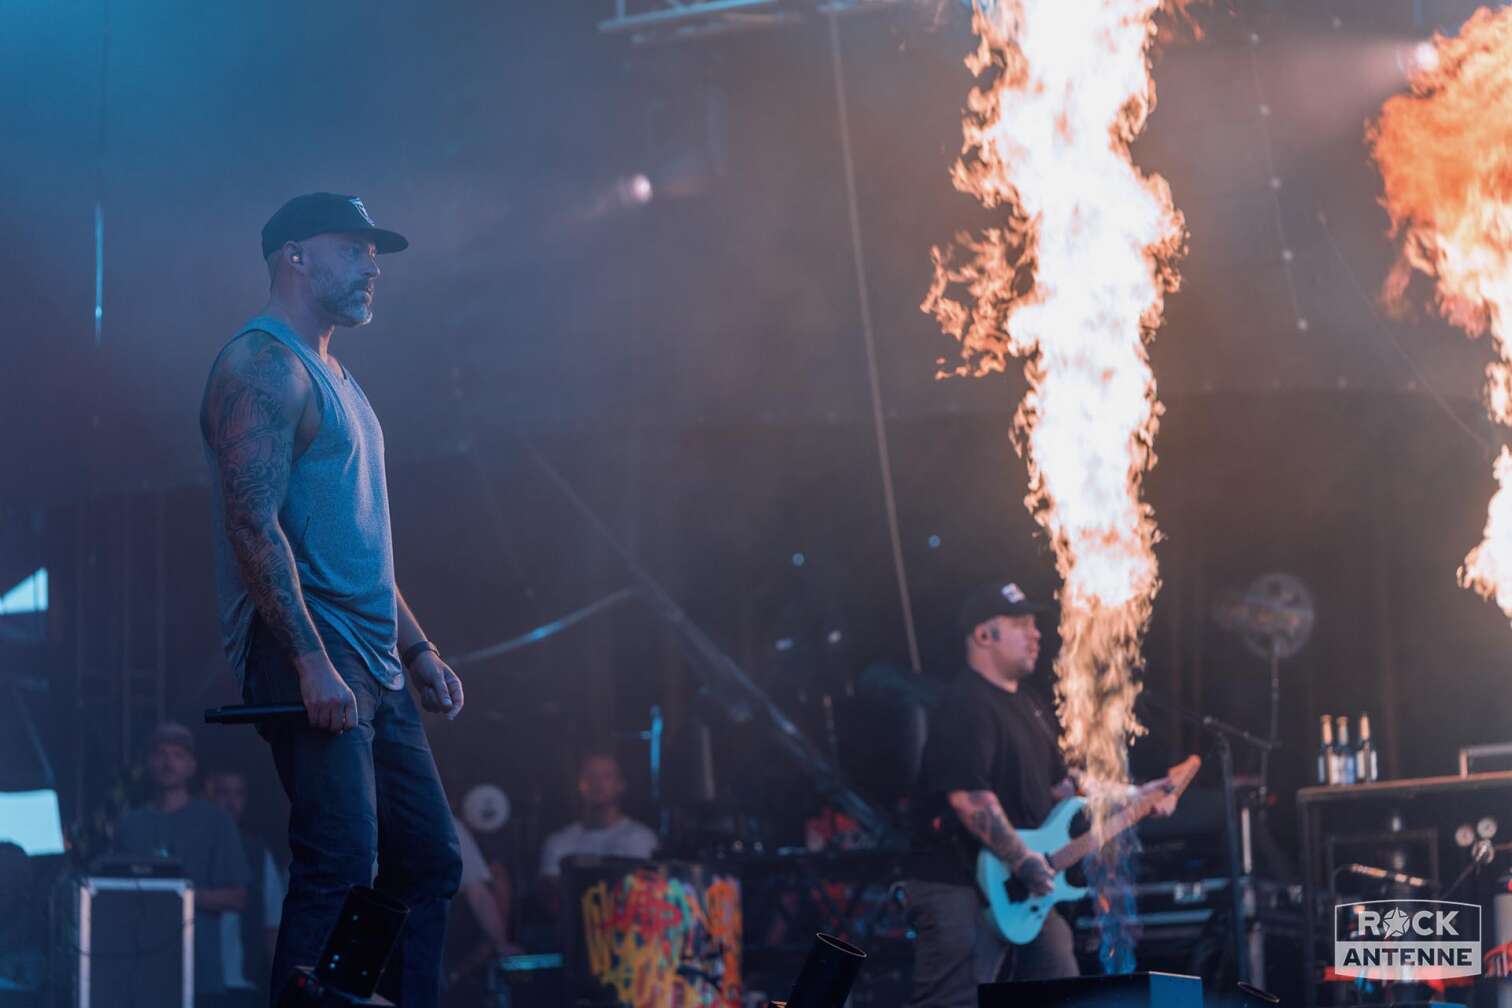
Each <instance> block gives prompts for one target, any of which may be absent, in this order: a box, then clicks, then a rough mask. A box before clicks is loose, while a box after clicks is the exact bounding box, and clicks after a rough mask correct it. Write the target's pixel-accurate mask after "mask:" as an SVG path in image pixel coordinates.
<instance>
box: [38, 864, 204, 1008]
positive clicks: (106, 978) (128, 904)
mask: <svg viewBox="0 0 1512 1008" xmlns="http://www.w3.org/2000/svg"><path fill="white" fill-rule="evenodd" d="M56 892H57V896H58V904H57V913H56V914H55V916H54V922H55V926H56V928H57V931H56V932H55V934H56V939H55V940H54V942H53V949H52V955H53V990H54V991H55V992H56V993H57V994H58V995H60V996H59V997H57V999H56V1001H55V1002H54V1003H55V1004H59V1005H67V1006H68V1008H120V1006H121V1005H152V1006H154V1008H175V1006H181V1008H193V1005H194V894H193V890H192V889H191V887H190V885H189V882H188V880H187V879H162V878H144V879H131V878H102V877H94V876H89V877H84V878H73V879H68V880H66V881H65V882H64V883H62V884H61V885H60V887H59V888H58V889H57V890H56Z"/></svg>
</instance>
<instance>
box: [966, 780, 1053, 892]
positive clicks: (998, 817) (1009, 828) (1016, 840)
mask: <svg viewBox="0 0 1512 1008" xmlns="http://www.w3.org/2000/svg"><path fill="white" fill-rule="evenodd" d="M949 799H950V807H951V808H952V809H953V810H954V811H955V814H956V817H957V818H958V819H960V820H961V825H962V826H965V827H966V829H967V831H969V832H970V833H971V835H972V836H974V837H976V838H977V839H978V840H980V841H981V842H982V846H984V847H986V848H987V849H988V850H990V851H992V853H994V854H996V855H997V856H998V857H999V858H1001V859H1002V860H1003V861H1004V862H1005V863H1006V864H1007V865H1008V866H1009V867H1010V868H1012V869H1013V873H1014V874H1015V875H1017V876H1018V877H1019V879H1020V880H1022V881H1023V882H1024V883H1025V884H1026V885H1027V886H1029V889H1030V891H1031V892H1033V893H1035V894H1036V895H1042V894H1044V893H1047V892H1049V891H1050V889H1051V882H1052V880H1053V879H1054V876H1055V872H1054V871H1052V870H1051V868H1050V864H1049V862H1047V861H1046V860H1045V858H1044V856H1043V855H1040V854H1036V853H1035V852H1034V851H1032V850H1030V849H1029V847H1028V846H1027V845H1026V844H1025V843H1024V838H1023V837H1021V836H1019V834H1018V831H1017V830H1015V829H1014V828H1013V824H1012V823H1010V822H1009V821H1008V816H1007V814H1005V813H1004V812H1003V805H1002V803H1001V802H999V801H998V797H997V795H995V794H993V793H992V792H991V791H952V792H950V795H949Z"/></svg>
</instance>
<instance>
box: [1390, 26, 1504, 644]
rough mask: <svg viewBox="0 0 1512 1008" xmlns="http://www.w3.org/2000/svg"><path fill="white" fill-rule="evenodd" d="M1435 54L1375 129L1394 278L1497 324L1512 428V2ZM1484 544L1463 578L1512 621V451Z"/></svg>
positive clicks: (1471, 329)
mask: <svg viewBox="0 0 1512 1008" xmlns="http://www.w3.org/2000/svg"><path fill="white" fill-rule="evenodd" d="M1433 48H1434V50H1435V53H1436V55H1437V57H1438V58H1437V60H1436V61H1435V60H1423V61H1420V66H1421V69H1420V70H1419V71H1418V72H1417V73H1416V74H1414V75H1413V77H1412V79H1411V82H1410V84H1411V93H1410V94H1405V95H1397V96H1395V97H1393V98H1391V99H1389V100H1387V102H1386V103H1385V105H1383V106H1382V108H1381V115H1380V118H1379V119H1377V120H1376V121H1375V122H1374V123H1371V124H1369V125H1367V127H1366V141H1367V142H1368V143H1369V144H1370V145H1371V153H1372V154H1373V156H1374V157H1375V160H1376V164H1377V165H1379V166H1380V169H1381V177H1382V179H1383V180H1384V182H1385V196H1384V198H1383V199H1382V201H1381V202H1382V205H1383V206H1385V208H1386V212H1387V214H1388V215H1390V217H1391V233H1392V235H1393V236H1394V237H1398V238H1399V239H1400V240H1401V256H1400V258H1399V259H1398V261H1397V264H1396V267H1395V268H1394V269H1393V270H1392V271H1391V274H1390V276H1389V277H1388V278H1387V281H1386V290H1385V295H1386V299H1387V301H1388V303H1390V304H1391V305H1393V306H1395V307H1400V306H1401V305H1402V303H1403V301H1404V297H1405V293H1406V288H1407V283H1408V281H1409V280H1410V279H1411V276H1412V271H1413V270H1419V271H1421V272H1422V273H1424V274H1426V275H1427V276H1430V277H1432V278H1434V280H1435V281H1436V290H1435V298H1436V302H1437V305H1438V309H1439V311H1440V313H1441V314H1442V315H1443V316H1444V317H1445V318H1446V319H1448V320H1449V321H1450V322H1452V323H1453V324H1455V325H1457V326H1459V327H1460V328H1461V329H1464V330H1465V332H1467V333H1468V334H1469V335H1470V336H1472V337H1477V336H1480V335H1481V334H1482V333H1484V332H1486V331H1487V330H1490V332H1491V338H1492V343H1493V344H1494V346H1495V349H1496V353H1497V357H1498V360H1497V361H1496V362H1494V363H1492V364H1489V365H1487V367H1486V405H1487V410H1488V412H1489V413H1490V415H1491V418H1492V419H1493V420H1495V421H1496V422H1498V423H1501V424H1507V425H1509V426H1512V344H1509V339H1508V330H1509V326H1512V9H1505V8H1504V9H1502V10H1500V11H1497V12H1496V13H1492V12H1491V11H1489V10H1486V9H1484V8H1483V9H1481V10H1478V11H1476V12H1475V14H1474V15H1473V16H1472V17H1471V18H1470V19H1469V20H1468V21H1466V22H1465V25H1464V27H1463V28H1461V29H1460V33H1459V35H1458V36H1456V37H1454V38H1445V37H1444V36H1442V35H1436V36H1434V39H1433ZM1495 475H1496V482H1497V486H1498V489H1497V491H1496V493H1495V495H1494V496H1493V497H1492V498H1491V503H1490V507H1489V508H1488V512H1487V515H1486V527H1485V532H1484V535H1483V539H1482V541H1481V544H1480V545H1479V546H1477V547H1475V549H1473V550H1471V551H1470V553H1469V555H1468V556H1466V557H1465V563H1464V565H1463V566H1462V567H1461V568H1460V570H1459V580H1460V584H1461V585H1463V586H1464V587H1466V588H1470V589H1473V590H1475V591H1476V592H1479V593H1480V594H1481V595H1482V596H1484V597H1485V598H1489V599H1494V600H1495V601H1496V604H1497V605H1498V606H1500V607H1501V610H1502V612H1504V613H1506V614H1507V615H1508V616H1509V617H1512V452H1509V451H1508V450H1507V449H1506V448H1505V447H1503V448H1502V451H1501V455H1500V457H1499V458H1498V459H1497V460H1496V466H1495Z"/></svg>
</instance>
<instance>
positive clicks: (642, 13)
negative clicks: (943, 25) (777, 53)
mask: <svg viewBox="0 0 1512 1008" xmlns="http://www.w3.org/2000/svg"><path fill="white" fill-rule="evenodd" d="M907 2H910V0H827V2H823V3H815V2H814V0H808V2H806V3H804V2H795V0H613V5H614V12H613V14H612V15H611V16H610V17H609V18H607V19H606V20H603V21H600V22H599V26H598V27H599V31H600V32H601V33H603V34H606V35H628V36H629V37H630V41H631V42H632V43H634V44H636V45H644V44H646V43H651V42H687V41H692V40H695V39H701V38H708V37H709V36H712V35H723V34H725V33H727V32H734V31H748V30H751V29H754V28H776V27H780V26H782V25H791V24H797V23H800V22H802V21H803V20H804V16H805V15H806V14H815V13H818V14H850V13H855V12H857V11H863V10H876V9H880V8H883V7H896V6H898V5H900V4H902V3H907Z"/></svg>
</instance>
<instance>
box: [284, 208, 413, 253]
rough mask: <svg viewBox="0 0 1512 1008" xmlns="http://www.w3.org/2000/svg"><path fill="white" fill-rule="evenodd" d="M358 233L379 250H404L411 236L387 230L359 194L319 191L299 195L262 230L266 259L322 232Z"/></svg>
mask: <svg viewBox="0 0 1512 1008" xmlns="http://www.w3.org/2000/svg"><path fill="white" fill-rule="evenodd" d="M336 233H339V234H358V235H365V236H367V238H368V240H369V241H371V242H372V243H373V244H374V245H376V246H378V251H379V253H380V254H381V253H385V252H403V251H404V250H405V249H407V248H409V239H408V238H406V237H404V235H402V234H400V233H399V232H397V231H385V230H384V229H383V228H381V227H378V226H377V225H376V224H374V223H373V218H372V215H370V214H369V213H368V211H367V207H365V206H363V205H362V200H360V199H358V198H357V197H356V196H342V195H340V194H339V193H328V192H317V193H306V194H305V195H303V196H295V197H294V198H293V199H291V200H289V202H287V203H285V204H284V205H283V206H281V207H279V208H278V212H277V213H275V214H274V215H273V216H272V217H269V218H268V223H266V224H264V225H263V229H262V250H263V258H264V259H266V258H268V256H270V255H272V254H273V253H274V252H276V251H277V250H278V249H280V248H282V247H283V244H284V242H291V241H292V242H298V241H304V240H305V239H306V238H313V237H315V236H316V235H319V234H336Z"/></svg>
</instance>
